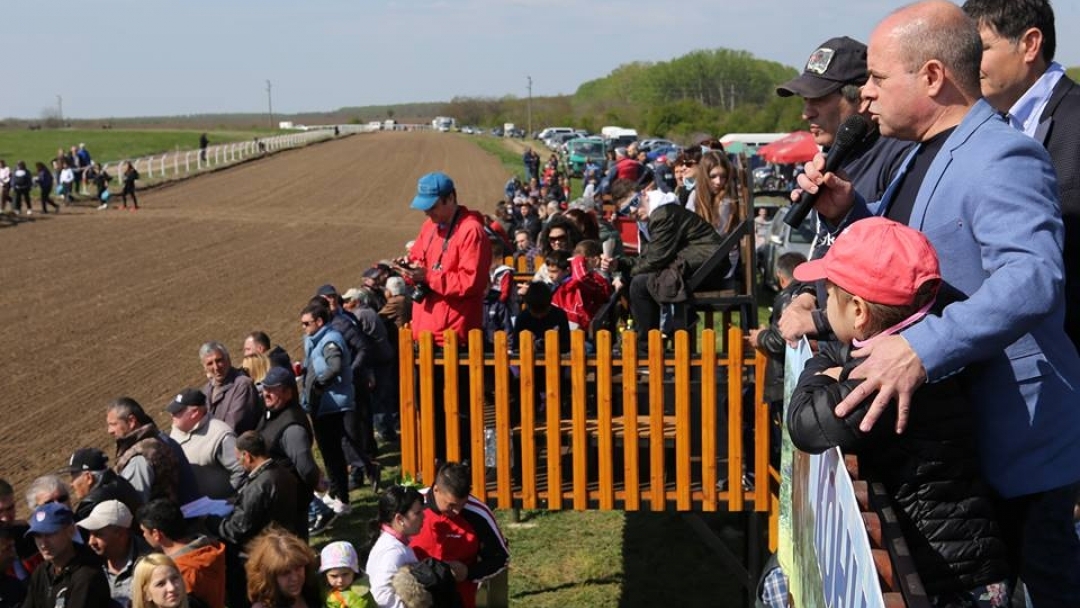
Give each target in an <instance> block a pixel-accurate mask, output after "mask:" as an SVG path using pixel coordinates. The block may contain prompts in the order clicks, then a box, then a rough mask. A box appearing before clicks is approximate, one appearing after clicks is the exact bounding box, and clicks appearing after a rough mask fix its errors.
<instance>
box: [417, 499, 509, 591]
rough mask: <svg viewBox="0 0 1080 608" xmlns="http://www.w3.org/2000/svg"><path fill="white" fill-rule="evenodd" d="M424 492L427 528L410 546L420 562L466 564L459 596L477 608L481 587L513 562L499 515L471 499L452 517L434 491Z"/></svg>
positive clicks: (425, 526)
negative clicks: (442, 508) (442, 509)
mask: <svg viewBox="0 0 1080 608" xmlns="http://www.w3.org/2000/svg"><path fill="white" fill-rule="evenodd" d="M421 493H422V494H423V495H424V503H425V505H426V506H427V509H425V510H424V525H423V527H422V528H421V529H420V533H419V534H417V535H415V536H413V537H412V538H410V539H409V546H410V547H412V550H413V552H414V553H415V554H416V558H417V559H419V560H423V559H425V558H427V557H433V558H435V559H438V560H441V561H444V562H453V561H457V562H461V563H463V564H465V566H467V567H468V569H469V573H468V576H466V577H465V580H463V581H461V582H460V583H458V594H459V595H460V596H461V603H462V605H463V606H464V607H465V608H476V589H477V584H478V583H479V582H481V581H483V580H484V579H487V578H490V577H492V576H495V575H496V574H498V573H499V572H502V571H503V569H504V568H506V564H507V562H509V560H510V549H509V547H508V546H507V544H506V537H504V536H503V533H502V531H501V530H499V525H498V524H497V523H496V522H495V514H494V513H492V512H491V509H489V508H488V506H487V505H485V504H484V503H482V502H480V501H479V500H478V499H476V498H474V497H472V496H469V500H468V501H467V502H466V503H465V508H464V509H462V511H461V513H459V514H457V515H454V516H448V515H445V514H443V513H441V512H439V511H438V509H437V508H436V506H435V494H434V493H433V492H431V491H430V488H425V489H424V490H421ZM478 558H479V559H478Z"/></svg>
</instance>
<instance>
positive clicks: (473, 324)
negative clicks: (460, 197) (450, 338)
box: [409, 205, 491, 345]
mask: <svg viewBox="0 0 1080 608" xmlns="http://www.w3.org/2000/svg"><path fill="white" fill-rule="evenodd" d="M447 228H449V226H444V227H440V226H439V225H438V224H436V223H435V222H432V221H431V219H427V220H425V221H424V225H423V226H421V227H420V235H419V236H418V237H416V242H415V243H413V246H412V249H410V250H409V260H410V261H411V262H413V263H414V264H418V265H420V266H423V267H424V268H427V279H426V280H427V286H428V292H429V293H428V295H427V297H425V298H424V299H423V300H421V301H420V302H414V303H413V308H412V329H413V338H414V339H417V338H419V336H420V332H424V331H430V332H435V343H436V344H439V345H442V343H443V335H442V332H443V331H444V330H447V329H452V330H454V332H455V333H457V335H458V338H459V339H460V340H461V341H462V342H464V341H465V340H466V339H467V336H468V333H469V330H471V329H480V328H481V327H482V326H483V319H484V293H485V292H486V291H487V287H488V270H489V269H490V268H491V241H489V240H488V235H487V232H486V231H485V230H484V217H483V216H482V215H480V214H479V213H477V212H475V211H469V210H468V209H466V208H465V207H464V206H460V205H459V206H458V219H457V221H456V222H455V224H454V225H453V230H452V232H451V233H450V234H449V238H447V236H448V235H447ZM444 243H445V247H444Z"/></svg>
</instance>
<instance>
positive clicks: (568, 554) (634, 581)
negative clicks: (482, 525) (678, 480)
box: [311, 445, 743, 608]
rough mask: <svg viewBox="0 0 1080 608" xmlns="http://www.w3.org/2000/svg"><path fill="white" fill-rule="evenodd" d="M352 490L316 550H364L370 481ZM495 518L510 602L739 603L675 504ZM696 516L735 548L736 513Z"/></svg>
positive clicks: (391, 453) (388, 465) (603, 606)
mask: <svg viewBox="0 0 1080 608" xmlns="http://www.w3.org/2000/svg"><path fill="white" fill-rule="evenodd" d="M396 449H397V446H395V445H389V446H384V451H383V453H382V454H381V455H380V457H379V461H380V462H381V463H382V464H383V466H384V469H383V479H384V480H392V479H398V478H399V476H400V469H399V464H400V459H399V458H400V453H398V452H397V451H396ZM385 483H389V482H388V481H384V484H385ZM352 496H353V497H354V498H353V500H352V512H351V513H349V514H348V515H345V516H342V517H340V518H338V520H337V521H336V522H335V524H334V527H333V529H331V530H329V531H328V532H327V533H326V534H323V535H320V536H316V537H313V538H312V539H311V544H312V546H314V547H315V548H316V550H319V549H321V548H322V547H323V546H325V545H326V543H328V542H330V541H334V540H347V541H349V542H352V543H353V545H354V546H356V547H357V549H358V550H359V551H360V553H361V556H363V554H364V551H365V548H366V546H367V544H368V542H369V539H370V533H369V530H370V528H369V525H368V524H369V522H370V521H371V520H372V519H373V518H374V517H375V514H376V496H375V494H373V493H372V492H371V490H370V489H363V490H359V491H354V492H352ZM496 517H497V518H498V520H499V525H500V527H501V528H502V530H503V532H504V533H505V534H506V536H507V538H508V540H509V543H510V554H511V558H510V576H509V584H510V605H511V606H515V607H516V606H527V607H530V608H532V607H536V608H546V607H551V608H555V607H562V606H583V607H585V606H587V607H590V608H593V607H595V608H638V607H641V608H647V607H648V608H652V607H653V606H666V605H671V604H672V600H673V598H678V605H679V606H684V607H692V606H717V605H737V604H738V603H739V600H738V599H737V598H738V597H739V593H740V589H739V587H738V583H737V582H735V579H734V577H733V576H732V575H731V574H730V573H729V572H727V571H725V570H724V568H723V566H722V564H721V563H720V560H719V559H718V558H717V557H716V555H715V554H713V553H712V552H711V551H710V550H709V549H708V548H707V547H706V545H705V544H704V543H702V542H701V541H700V540H699V539H698V538H697V537H696V536H695V533H694V532H693V530H691V528H690V527H689V526H687V525H686V523H684V522H683V521H682V518H681V516H679V515H678V514H676V513H624V512H622V511H607V512H602V511H585V512H577V511H523V512H521V513H520V521H519V522H515V521H514V518H513V513H512V512H510V511H497V512H496ZM703 518H704V519H705V521H706V522H707V523H708V524H709V525H710V526H711V527H712V528H713V529H714V530H716V531H717V532H718V534H719V535H720V537H721V538H722V539H724V540H725V541H726V542H727V543H728V544H729V546H730V547H731V549H732V550H733V551H735V552H739V551H741V550H742V537H741V533H740V532H739V529H738V528H739V525H740V524H741V522H742V518H743V516H742V515H741V514H734V515H732V514H722V513H718V514H704V515H703ZM361 565H363V564H361ZM703 583H704V584H703ZM726 598H730V600H726Z"/></svg>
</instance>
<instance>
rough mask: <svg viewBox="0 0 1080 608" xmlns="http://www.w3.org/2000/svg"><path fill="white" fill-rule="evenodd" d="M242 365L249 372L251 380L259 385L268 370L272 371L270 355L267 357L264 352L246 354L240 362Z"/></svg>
mask: <svg viewBox="0 0 1080 608" xmlns="http://www.w3.org/2000/svg"><path fill="white" fill-rule="evenodd" d="M240 367H242V368H243V369H244V371H245V372H247V375H248V377H249V378H251V381H252V382H254V383H255V385H256V386H258V385H260V384H261V383H262V381H263V378H265V377H266V372H268V371H270V357H267V356H266V354H264V353H252V354H250V355H244V362H243V363H241V364H240Z"/></svg>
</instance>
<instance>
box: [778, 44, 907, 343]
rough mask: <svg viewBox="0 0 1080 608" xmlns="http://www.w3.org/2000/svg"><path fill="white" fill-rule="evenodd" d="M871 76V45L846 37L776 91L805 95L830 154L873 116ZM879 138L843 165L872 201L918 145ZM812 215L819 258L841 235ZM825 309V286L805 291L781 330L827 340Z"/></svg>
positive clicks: (814, 254)
mask: <svg viewBox="0 0 1080 608" xmlns="http://www.w3.org/2000/svg"><path fill="white" fill-rule="evenodd" d="M867 78H868V74H867V70H866V45H865V44H863V43H861V42H859V41H858V40H854V39H852V38H848V37H847V36H841V37H839V38H830V39H829V40H826V41H825V42H823V43H821V45H820V46H819V47H818V48H816V49H814V52H813V53H811V54H810V58H809V59H807V60H806V67H805V68H804V69H803V73H802V74H800V75H799V76H797V77H795V78H793V79H791V80H789V81H787V82H785V83H784V84H782V85H780V86H778V87H777V88H776V94H777V95H779V96H780V97H791V96H794V95H798V96H799V97H802V98H803V111H802V117H803V120H805V121H806V122H807V123H808V124H809V130H810V133H812V134H813V135H814V141H815V142H817V144H818V145H819V146H821V147H822V148H823V149H824V150H825V153H826V154H828V152H829V148H830V147H832V145H833V143H834V142H833V139H834V138H835V135H836V131H837V130H838V129H839V128H840V125H841V124H843V123H844V121H845V120H847V119H848V118H849V117H851V116H852V115H853V114H857V113H862V114H863V115H864V116H866V117H867V119H869V113H868V112H867V111H866V108H865V107H863V103H862V99H861V96H860V95H861V94H860V90H861V88H862V85H864V84H866V80H867ZM874 138H876V139H870V140H868V141H867V142H866V144H865V145H864V146H863V147H862V148H861V149H857V150H854V151H853V152H851V153H850V154H848V156H847V160H845V161H844V164H843V166H842V167H841V168H842V169H843V171H844V173H845V174H847V176H848V178H849V179H851V182H852V185H853V187H854V189H855V191H856V192H858V193H859V194H860V195H861V196H862V197H863V198H864V199H865V200H867V201H877V200H881V197H882V196H883V195H884V194H885V189H886V188H888V186H889V183H891V182H892V178H893V175H895V173H896V171H897V169H899V167H900V165H901V164H902V163H903V161H904V158H906V157H907V155H908V152H910V151H911V148H912V147H913V146H914V144H913V143H912V142H907V141H900V140H897V139H893V138H891V137H880V136H878V135H877V129H876V128H875V129H874ZM810 217H811V220H810V221H812V222H813V224H814V231H815V236H814V241H813V243H812V244H811V245H810V253H809V255H808V256H807V257H808V258H809V259H811V260H816V259H818V258H820V257H822V256H824V255H825V252H826V251H828V250H829V246H830V245H832V242H833V239H834V238H836V234H834V232H833V231H831V230H830V229H829V227H828V226H827V225H826V224H825V223H824V222H822V221H820V219H819V218H818V215H817V212H816V211H814V212H812V213H811V215H810ZM819 298H820V303H819V302H818V299H819ZM819 304H820V306H819ZM819 309H820V310H819ZM824 310H825V299H824V290H823V289H822V290H819V293H818V294H817V296H815V295H814V294H812V293H805V294H801V295H799V296H798V297H796V298H795V299H793V300H792V301H791V305H789V306H788V308H787V309H785V311H784V315H783V316H782V317H781V319H780V322H779V327H780V330H781V332H782V333H783V335H784V337H785V338H788V339H792V338H793V337H794V336H802V335H806V334H810V335H813V336H817V337H820V338H827V337H828V336H830V335H831V334H832V330H831V328H830V327H829V324H828V319H827V317H826V316H825V314H824ZM815 312H817V313H818V314H814V313H815Z"/></svg>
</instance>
